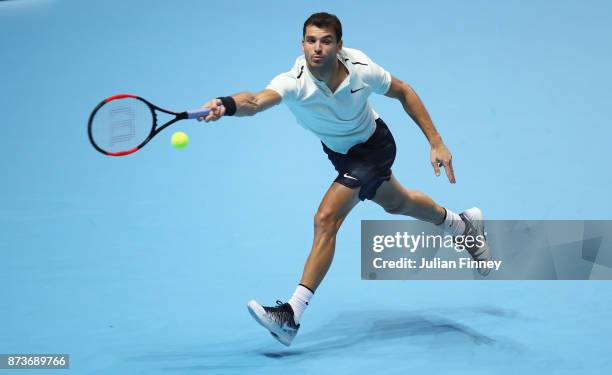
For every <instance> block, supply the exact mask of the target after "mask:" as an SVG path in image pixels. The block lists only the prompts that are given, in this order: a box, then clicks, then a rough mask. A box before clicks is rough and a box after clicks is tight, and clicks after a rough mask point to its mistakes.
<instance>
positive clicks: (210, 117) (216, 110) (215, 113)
mask: <svg viewBox="0 0 612 375" xmlns="http://www.w3.org/2000/svg"><path fill="white" fill-rule="evenodd" d="M202 108H209V109H210V112H209V113H208V114H207V115H206V117H199V118H198V121H205V122H209V121H217V120H218V119H220V118H221V116H223V115H224V114H225V107H224V106H223V105H222V103H221V99H213V100H210V101H208V102H206V103H204V105H203V106H202Z"/></svg>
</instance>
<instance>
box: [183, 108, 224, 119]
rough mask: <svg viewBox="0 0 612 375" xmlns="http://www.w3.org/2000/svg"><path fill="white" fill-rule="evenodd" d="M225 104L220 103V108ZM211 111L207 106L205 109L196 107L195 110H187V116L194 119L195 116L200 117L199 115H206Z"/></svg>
mask: <svg viewBox="0 0 612 375" xmlns="http://www.w3.org/2000/svg"><path fill="white" fill-rule="evenodd" d="M222 107H223V106H222V105H220V106H219V108H222ZM209 113H210V109H208V108H205V109H201V108H200V109H195V110H193V111H187V118H188V119H193V118H199V117H205V116H206V115H207V114H209Z"/></svg>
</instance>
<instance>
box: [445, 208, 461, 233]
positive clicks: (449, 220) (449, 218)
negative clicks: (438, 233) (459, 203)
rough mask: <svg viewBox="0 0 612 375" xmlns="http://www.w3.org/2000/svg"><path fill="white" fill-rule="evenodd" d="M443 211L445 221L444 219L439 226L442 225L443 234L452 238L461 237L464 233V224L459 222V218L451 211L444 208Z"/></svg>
mask: <svg viewBox="0 0 612 375" xmlns="http://www.w3.org/2000/svg"><path fill="white" fill-rule="evenodd" d="M445 210H446V219H444V223H442V224H440V225H444V232H446V233H447V234H450V235H451V236H453V237H455V236H459V235H462V234H463V232H465V223H464V222H463V220H461V217H460V216H459V215H457V214H456V213H454V212H453V211H451V210H448V209H446V208H445Z"/></svg>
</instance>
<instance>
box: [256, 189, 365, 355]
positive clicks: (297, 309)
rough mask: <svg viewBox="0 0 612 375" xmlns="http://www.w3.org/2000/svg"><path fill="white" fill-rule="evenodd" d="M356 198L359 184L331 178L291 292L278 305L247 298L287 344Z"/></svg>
mask: <svg viewBox="0 0 612 375" xmlns="http://www.w3.org/2000/svg"><path fill="white" fill-rule="evenodd" d="M358 202H359V188H354V189H352V188H348V187H346V186H344V185H341V184H339V183H337V182H334V183H333V184H332V186H331V187H330V188H329V189H328V190H327V193H326V194H325V196H324V197H323V200H322V201H321V204H320V205H319V209H318V210H317V213H316V215H315V218H314V240H313V243H312V248H311V250H310V255H309V256H308V259H307V260H306V264H305V266H304V272H303V274H302V279H301V281H300V284H299V285H298V287H297V288H296V290H295V292H294V294H293V296H292V297H291V298H290V299H289V301H288V302H287V303H282V302H280V301H277V306H272V307H269V306H262V305H260V304H259V303H257V302H256V301H249V303H248V309H249V312H250V313H251V315H252V316H253V318H255V320H256V321H257V322H258V323H259V324H261V325H262V326H264V327H265V328H266V329H268V330H269V331H270V333H271V334H272V336H274V337H275V338H276V339H277V340H278V341H280V342H281V343H283V344H285V345H290V344H291V342H292V341H293V338H294V337H295V335H296V334H297V331H298V329H299V328H300V325H299V319H300V317H301V315H302V313H303V312H304V310H305V309H306V307H307V306H308V303H309V301H310V298H312V296H313V294H314V291H315V290H316V288H317V287H318V286H319V284H320V283H321V280H323V278H324V277H325V274H326V273H327V270H329V266H330V265H331V262H332V260H333V257H334V251H335V247H336V234H337V233H338V230H339V229H340V225H341V224H342V222H343V221H344V219H345V218H346V216H347V215H348V213H349V212H350V211H351V209H352V208H353V207H355V205H356V204H357V203H358Z"/></svg>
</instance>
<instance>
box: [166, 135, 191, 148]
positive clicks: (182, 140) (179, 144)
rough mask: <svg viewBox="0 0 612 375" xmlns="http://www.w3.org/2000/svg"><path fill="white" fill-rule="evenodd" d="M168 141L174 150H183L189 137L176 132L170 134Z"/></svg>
mask: <svg viewBox="0 0 612 375" xmlns="http://www.w3.org/2000/svg"><path fill="white" fill-rule="evenodd" d="M170 141H171V142H172V146H174V147H175V148H185V147H187V143H189V137H188V136H187V134H185V133H184V132H176V133H174V134H172V138H171V139H170Z"/></svg>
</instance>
